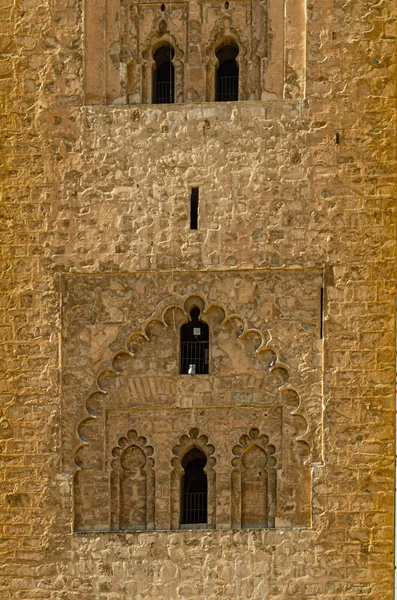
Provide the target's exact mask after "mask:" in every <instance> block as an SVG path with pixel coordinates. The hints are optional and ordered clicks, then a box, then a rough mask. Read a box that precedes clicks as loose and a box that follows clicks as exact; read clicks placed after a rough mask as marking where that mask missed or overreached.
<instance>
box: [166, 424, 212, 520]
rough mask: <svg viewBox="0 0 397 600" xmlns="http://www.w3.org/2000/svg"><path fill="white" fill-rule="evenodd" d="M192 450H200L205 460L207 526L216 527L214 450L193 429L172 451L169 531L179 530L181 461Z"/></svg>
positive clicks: (182, 437)
mask: <svg viewBox="0 0 397 600" xmlns="http://www.w3.org/2000/svg"><path fill="white" fill-rule="evenodd" d="M193 448H197V449H198V450H200V451H201V452H202V453H203V454H204V455H205V457H206V458H207V463H206V465H205V467H204V472H205V474H206V475H207V481H208V507H207V524H208V528H209V529H212V528H215V526H216V475H215V465H216V459H215V457H214V456H213V454H214V452H215V448H214V446H212V445H211V444H209V443H208V437H207V436H206V435H204V434H201V435H200V432H199V430H198V429H197V428H195V427H194V428H192V429H190V431H189V433H188V435H186V434H185V435H182V436H181V437H180V439H179V443H178V444H177V445H175V446H174V447H173V449H172V452H173V454H174V455H175V456H174V458H173V459H172V460H171V466H172V471H171V486H170V494H171V529H179V528H180V513H181V479H182V476H183V473H184V469H183V467H182V459H183V457H184V456H185V455H186V454H187V453H188V452H189V450H192V449H193Z"/></svg>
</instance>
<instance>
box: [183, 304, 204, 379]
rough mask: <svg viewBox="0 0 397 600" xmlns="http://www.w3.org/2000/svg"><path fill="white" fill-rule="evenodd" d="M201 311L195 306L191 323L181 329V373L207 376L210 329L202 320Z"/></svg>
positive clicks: (191, 315) (191, 314)
mask: <svg viewBox="0 0 397 600" xmlns="http://www.w3.org/2000/svg"><path fill="white" fill-rule="evenodd" d="M199 317H200V309H199V308H198V307H197V306H194V307H193V308H192V310H191V311H190V321H189V322H188V323H185V324H184V325H182V327H181V373H182V374H184V375H207V374H208V354H209V327H208V325H207V323H204V322H203V321H201V320H200V318H199Z"/></svg>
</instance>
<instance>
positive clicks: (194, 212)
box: [190, 188, 199, 229]
mask: <svg viewBox="0 0 397 600" xmlns="http://www.w3.org/2000/svg"><path fill="white" fill-rule="evenodd" d="M198 202H199V189H198V188H192V192H191V195H190V229H198Z"/></svg>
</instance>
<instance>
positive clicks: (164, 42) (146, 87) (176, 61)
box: [141, 20, 184, 104]
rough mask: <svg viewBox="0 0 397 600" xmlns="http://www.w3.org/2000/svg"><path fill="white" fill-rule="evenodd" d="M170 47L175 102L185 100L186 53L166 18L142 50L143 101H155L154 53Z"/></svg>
mask: <svg viewBox="0 0 397 600" xmlns="http://www.w3.org/2000/svg"><path fill="white" fill-rule="evenodd" d="M165 46H167V47H170V48H172V50H173V56H172V59H171V62H172V64H173V67H174V78H175V81H174V102H175V103H182V102H183V101H184V66H183V56H184V53H183V51H182V49H181V48H180V47H179V45H178V43H177V41H176V39H175V37H174V36H173V35H172V34H171V33H170V32H169V31H168V26H167V24H166V22H165V21H164V20H161V21H160V22H159V24H158V31H157V32H156V33H155V34H154V35H152V37H151V38H150V39H149V42H148V44H147V45H146V47H145V49H144V50H143V52H142V66H141V81H142V84H141V89H142V103H143V104H151V103H152V102H153V93H152V81H153V72H154V70H155V68H156V63H155V60H154V54H155V53H156V51H157V50H159V49H160V48H162V47H165Z"/></svg>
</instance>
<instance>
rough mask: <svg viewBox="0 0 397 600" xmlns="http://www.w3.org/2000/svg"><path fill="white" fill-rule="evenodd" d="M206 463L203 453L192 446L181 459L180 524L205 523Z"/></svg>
mask: <svg viewBox="0 0 397 600" xmlns="http://www.w3.org/2000/svg"><path fill="white" fill-rule="evenodd" d="M206 463H207V459H206V457H205V455H204V454H203V453H202V452H201V451H200V450H198V449H197V448H192V450H190V451H189V452H188V453H187V454H186V455H185V456H184V458H183V460H182V467H183V468H184V470H185V473H184V475H183V476H182V480H181V525H198V524H201V525H203V524H206V523H207V503H208V501H207V492H208V484H207V475H206V474H205V471H204V467H205V465H206Z"/></svg>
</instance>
